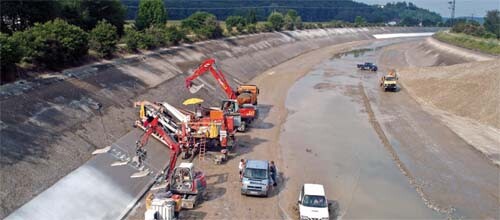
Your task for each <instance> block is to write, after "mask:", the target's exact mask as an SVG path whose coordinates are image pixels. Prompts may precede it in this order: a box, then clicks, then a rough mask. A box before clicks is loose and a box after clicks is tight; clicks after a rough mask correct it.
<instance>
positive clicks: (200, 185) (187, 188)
mask: <svg viewBox="0 0 500 220" xmlns="http://www.w3.org/2000/svg"><path fill="white" fill-rule="evenodd" d="M205 187H206V180H205V176H204V175H203V174H202V173H200V172H195V171H194V165H193V163H181V164H180V165H179V166H178V167H176V168H175V169H174V171H173V173H172V176H171V180H170V190H171V191H172V192H173V193H179V194H192V195H194V194H197V193H198V192H199V191H202V190H203V189H204V188H205Z"/></svg>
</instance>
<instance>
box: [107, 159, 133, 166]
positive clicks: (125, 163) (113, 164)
mask: <svg viewBox="0 0 500 220" xmlns="http://www.w3.org/2000/svg"><path fill="white" fill-rule="evenodd" d="M129 162H130V157H128V158H126V159H121V160H119V161H115V162H114V163H112V164H111V166H112V167H117V166H124V165H127V164H128V163H129Z"/></svg>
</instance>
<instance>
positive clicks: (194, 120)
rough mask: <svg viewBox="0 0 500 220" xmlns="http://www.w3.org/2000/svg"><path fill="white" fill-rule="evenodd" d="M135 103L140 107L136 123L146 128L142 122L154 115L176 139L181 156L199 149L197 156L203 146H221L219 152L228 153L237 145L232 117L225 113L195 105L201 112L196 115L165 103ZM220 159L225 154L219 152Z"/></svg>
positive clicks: (186, 157)
mask: <svg viewBox="0 0 500 220" xmlns="http://www.w3.org/2000/svg"><path fill="white" fill-rule="evenodd" d="M137 106H139V108H140V110H139V118H140V120H137V121H136V126H137V127H140V128H142V129H143V130H145V131H146V127H144V126H142V124H143V123H145V122H146V121H147V120H148V119H150V118H151V115H153V114H157V115H158V118H159V119H158V124H159V127H161V128H162V129H163V131H165V132H166V133H167V134H168V133H170V134H172V135H173V136H174V137H176V138H177V140H178V143H179V145H180V151H181V153H182V154H183V159H189V158H193V157H194V155H195V154H196V153H198V152H200V157H203V156H204V153H205V148H206V147H210V148H212V149H218V148H219V147H221V148H222V150H221V152H224V153H225V154H227V153H228V151H230V150H231V149H232V147H233V146H234V145H235V144H236V142H235V136H234V133H235V132H236V130H235V129H234V127H235V126H234V124H235V119H234V118H233V116H231V115H225V114H224V113H223V112H222V111H221V110H214V109H210V110H208V109H205V108H201V106H200V107H197V109H198V110H200V112H199V114H200V115H197V114H196V113H192V112H189V111H187V110H184V109H179V108H176V107H174V106H172V105H170V104H168V103H166V102H154V103H152V102H148V101H139V102H134V107H137ZM150 120H151V119H150ZM154 137H155V138H157V139H159V140H160V141H162V140H161V137H160V136H158V135H154ZM163 143H164V144H166V143H165V142H163ZM166 145H167V144H166ZM213 147H215V148H213ZM221 158H225V155H224V156H222V155H221Z"/></svg>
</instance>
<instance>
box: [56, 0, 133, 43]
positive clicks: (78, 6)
mask: <svg viewBox="0 0 500 220" xmlns="http://www.w3.org/2000/svg"><path fill="white" fill-rule="evenodd" d="M61 3H62V12H61V16H62V17H63V18H64V19H65V20H67V21H68V22H69V23H70V24H74V25H77V26H79V27H81V28H83V29H84V30H86V31H90V30H92V29H93V28H94V27H95V26H96V25H97V23H98V22H99V21H102V20H106V21H107V22H108V23H110V24H112V25H113V26H115V27H116V30H117V33H118V35H120V36H121V35H122V34H123V25H124V23H125V7H124V6H123V4H122V3H121V1H120V0H61Z"/></svg>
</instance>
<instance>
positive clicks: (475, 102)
mask: <svg viewBox="0 0 500 220" xmlns="http://www.w3.org/2000/svg"><path fill="white" fill-rule="evenodd" d="M499 61H500V60H491V61H481V62H471V63H465V64H458V65H452V66H439V67H423V68H410V69H403V70H401V71H399V74H400V76H401V77H400V79H401V82H402V84H403V87H404V88H405V89H406V90H407V91H408V92H409V93H410V94H411V95H412V96H413V97H414V98H415V99H417V101H419V102H421V103H422V104H423V106H424V107H425V108H427V110H428V111H429V112H431V113H432V114H435V115H438V116H439V117H440V118H441V119H442V121H443V122H445V123H446V124H447V125H448V127H450V128H451V129H452V130H453V131H454V132H455V133H457V134H458V135H459V136H461V137H462V138H463V139H464V140H466V141H467V142H468V143H469V144H470V145H472V146H474V147H475V148H476V149H478V150H479V151H481V152H483V153H484V154H485V155H486V156H487V157H488V158H489V159H491V160H492V161H493V162H494V163H496V164H497V165H500V161H499V158H500V157H499V156H500V149H499V148H498V146H500V139H499V138H498V137H499V136H500V72H499V71H498V70H499V69H500V62H499Z"/></svg>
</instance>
